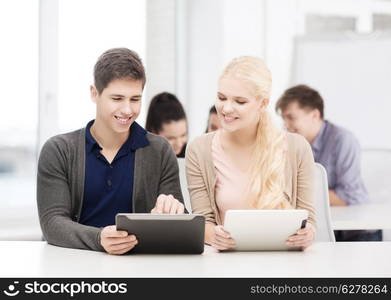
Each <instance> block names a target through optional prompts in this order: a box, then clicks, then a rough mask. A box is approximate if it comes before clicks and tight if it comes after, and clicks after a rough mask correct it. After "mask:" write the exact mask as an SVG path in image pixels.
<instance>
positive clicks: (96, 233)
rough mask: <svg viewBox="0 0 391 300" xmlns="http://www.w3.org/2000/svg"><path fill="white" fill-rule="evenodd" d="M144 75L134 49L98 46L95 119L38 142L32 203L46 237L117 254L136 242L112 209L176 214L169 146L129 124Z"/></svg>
mask: <svg viewBox="0 0 391 300" xmlns="http://www.w3.org/2000/svg"><path fill="white" fill-rule="evenodd" d="M145 81H146V78H145V71H144V67H143V64H142V62H141V60H140V58H139V57H138V55H137V54H136V53H135V52H133V51H131V50H129V49H126V48H115V49H110V50H108V51H106V52H105V53H103V54H102V55H101V56H100V57H99V59H98V61H97V63H96V64H95V68H94V85H92V86H91V88H90V90H91V98H92V101H93V102H94V103H95V104H96V118H95V120H92V121H90V122H89V123H88V124H87V126H86V127H85V128H82V129H79V130H76V131H73V132H70V133H66V134H61V135H57V136H55V137H52V138H50V139H49V140H48V141H47V142H46V143H45V145H44V146H43V148H42V150H41V154H40V158H39V163H38V176H37V202H38V210H39V218H40V223H41V228H42V232H43V235H44V237H45V239H46V240H47V241H48V243H50V244H53V245H57V246H62V247H69V248H79V249H90V250H96V251H106V252H108V253H110V254H123V253H126V252H128V251H130V250H131V249H133V248H134V247H135V246H136V245H137V243H138V241H137V238H136V237H135V236H134V235H128V234H127V232H124V231H117V230H116V227H115V225H113V224H114V223H115V215H116V214H117V213H131V212H133V213H149V212H151V213H171V214H179V213H184V206H183V200H182V194H181V189H180V183H179V175H178V165H177V161H176V157H175V154H174V152H173V151H172V148H171V146H170V144H169V143H168V142H167V141H166V140H165V139H164V138H162V137H159V136H156V135H153V134H150V133H147V132H146V131H145V130H144V129H143V128H142V127H141V126H140V125H139V124H137V123H136V122H135V120H136V119H137V117H138V115H139V113H140V109H141V98H142V92H143V88H144V85H145Z"/></svg>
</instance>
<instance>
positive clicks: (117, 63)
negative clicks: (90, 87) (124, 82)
mask: <svg viewBox="0 0 391 300" xmlns="http://www.w3.org/2000/svg"><path fill="white" fill-rule="evenodd" d="M126 78H129V79H132V80H137V81H138V80H140V81H141V82H142V84H143V88H144V85H145V81H146V79H145V69H144V66H143V63H142V61H141V59H140V57H139V56H138V54H137V53H136V52H134V51H132V50H129V49H127V48H113V49H109V50H107V51H106V52H104V53H103V54H102V55H101V56H100V57H99V58H98V61H97V62H96V64H95V67H94V84H95V87H96V89H97V90H98V93H99V94H101V93H102V92H103V90H104V89H105V88H106V87H107V86H108V85H109V83H110V82H111V81H113V80H115V79H126Z"/></svg>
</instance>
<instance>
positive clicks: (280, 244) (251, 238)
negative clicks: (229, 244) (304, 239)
mask: <svg viewBox="0 0 391 300" xmlns="http://www.w3.org/2000/svg"><path fill="white" fill-rule="evenodd" d="M307 218H308V211H307V210H304V209H288V210H228V211H227V212H226V214H225V219H224V229H225V230H227V231H228V232H229V233H230V235H231V236H232V238H233V239H234V240H235V242H236V248H234V249H233V250H240V251H261V250H268V251H274V250H300V248H298V247H288V246H287V245H286V244H285V242H286V240H287V239H288V237H289V236H290V235H292V234H295V233H296V232H297V230H299V229H300V228H304V227H305V223H306V220H307Z"/></svg>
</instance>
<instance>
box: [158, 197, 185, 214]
mask: <svg viewBox="0 0 391 300" xmlns="http://www.w3.org/2000/svg"><path fill="white" fill-rule="evenodd" d="M184 212H185V206H184V205H183V204H182V203H181V202H179V201H178V200H177V199H175V198H174V196H173V195H164V194H160V195H159V197H158V198H157V200H156V204H155V207H154V208H153V209H152V210H151V214H183V213H184Z"/></svg>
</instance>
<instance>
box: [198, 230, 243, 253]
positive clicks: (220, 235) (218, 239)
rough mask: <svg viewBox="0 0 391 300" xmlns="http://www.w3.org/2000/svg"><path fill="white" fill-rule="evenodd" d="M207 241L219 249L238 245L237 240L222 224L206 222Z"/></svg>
mask: <svg viewBox="0 0 391 300" xmlns="http://www.w3.org/2000/svg"><path fill="white" fill-rule="evenodd" d="M205 234H206V236H205V237H206V239H205V242H206V243H207V244H209V245H211V246H212V247H213V248H216V249H217V250H220V251H222V250H228V249H232V248H234V247H235V246H236V243H235V240H234V239H233V238H232V237H231V236H230V235H229V232H227V231H225V230H224V227H223V226H221V225H217V226H216V225H214V224H206V232H205Z"/></svg>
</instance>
